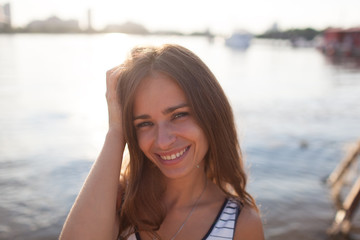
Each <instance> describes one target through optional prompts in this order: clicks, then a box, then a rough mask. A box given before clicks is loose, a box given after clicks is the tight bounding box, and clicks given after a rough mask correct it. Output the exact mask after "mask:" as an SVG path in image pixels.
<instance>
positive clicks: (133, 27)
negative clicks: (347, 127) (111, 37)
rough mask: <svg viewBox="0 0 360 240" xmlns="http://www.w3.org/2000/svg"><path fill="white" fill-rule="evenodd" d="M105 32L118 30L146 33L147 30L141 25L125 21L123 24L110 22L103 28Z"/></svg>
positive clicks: (130, 32) (121, 31)
mask: <svg viewBox="0 0 360 240" xmlns="http://www.w3.org/2000/svg"><path fill="white" fill-rule="evenodd" d="M104 31H105V32H120V33H129V34H148V33H149V31H148V30H147V29H146V28H145V27H144V26H142V25H140V24H137V23H133V22H126V23H124V24H110V25H107V26H106V27H105V29H104Z"/></svg>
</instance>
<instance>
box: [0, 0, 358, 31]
mask: <svg viewBox="0 0 360 240" xmlns="http://www.w3.org/2000/svg"><path fill="white" fill-rule="evenodd" d="M7 2H9V3H10V4H11V11H12V23H13V26H14V27H24V26H26V24H27V23H29V22H30V21H32V20H44V19H46V18H48V17H50V16H54V15H55V16H58V17H60V18H61V19H63V20H68V19H77V20H79V23H80V26H81V27H83V28H85V27H86V26H87V10H88V9H91V10H92V24H93V27H94V28H96V29H101V28H103V27H105V26H106V25H107V24H121V23H124V22H126V21H133V22H136V23H140V24H142V25H144V26H145V27H146V28H147V29H148V30H150V31H156V30H175V31H180V32H185V33H190V32H193V31H204V30H205V29H209V30H210V31H212V32H215V33H231V32H232V31H235V30H239V29H242V30H247V31H250V32H253V33H262V32H264V31H266V30H267V29H269V28H270V27H271V26H272V25H273V24H274V23H277V24H278V26H279V28H280V29H283V30H285V29H289V28H305V27H313V28H315V29H319V30H321V29H324V28H326V27H330V26H332V27H345V28H348V27H356V26H360V0H341V1H339V0H301V1H292V0H181V1H179V0H178V1H174V0H151V1H150V0H127V1H124V0H0V4H5V3H7Z"/></svg>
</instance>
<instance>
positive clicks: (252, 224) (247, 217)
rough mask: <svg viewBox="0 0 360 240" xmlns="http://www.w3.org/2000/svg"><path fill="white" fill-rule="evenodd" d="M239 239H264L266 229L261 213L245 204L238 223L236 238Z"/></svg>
mask: <svg viewBox="0 0 360 240" xmlns="http://www.w3.org/2000/svg"><path fill="white" fill-rule="evenodd" d="M234 239H238V240H240V239H241V240H264V230H263V226H262V221H261V218H260V215H259V213H258V212H257V211H256V210H255V209H253V208H252V207H250V206H248V205H245V206H244V207H243V208H242V209H241V212H240V215H239V217H238V220H237V223H236V229H235V238H234Z"/></svg>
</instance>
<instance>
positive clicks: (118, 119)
mask: <svg viewBox="0 0 360 240" xmlns="http://www.w3.org/2000/svg"><path fill="white" fill-rule="evenodd" d="M121 69H122V66H121V65H120V66H116V67H114V68H112V69H110V70H108V71H107V72H106V101H107V105H108V112H109V130H115V131H119V132H120V133H121V132H122V115H121V107H120V104H119V98H118V96H117V91H116V88H117V84H118V80H119V76H120V74H121Z"/></svg>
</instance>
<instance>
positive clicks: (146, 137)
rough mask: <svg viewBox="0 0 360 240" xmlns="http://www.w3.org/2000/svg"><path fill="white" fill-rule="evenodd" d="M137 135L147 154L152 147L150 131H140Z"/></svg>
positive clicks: (142, 149) (142, 148) (141, 146)
mask: <svg viewBox="0 0 360 240" xmlns="http://www.w3.org/2000/svg"><path fill="white" fill-rule="evenodd" d="M136 136H137V141H138V144H139V147H140V149H141V151H143V152H144V153H145V155H147V154H146V152H147V151H148V150H149V149H150V146H151V135H150V133H149V132H142V131H138V132H137V134H136Z"/></svg>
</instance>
